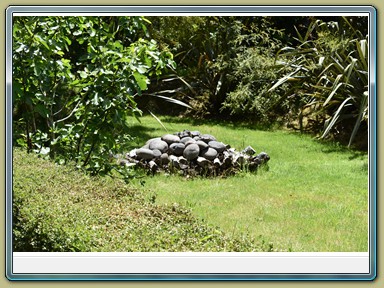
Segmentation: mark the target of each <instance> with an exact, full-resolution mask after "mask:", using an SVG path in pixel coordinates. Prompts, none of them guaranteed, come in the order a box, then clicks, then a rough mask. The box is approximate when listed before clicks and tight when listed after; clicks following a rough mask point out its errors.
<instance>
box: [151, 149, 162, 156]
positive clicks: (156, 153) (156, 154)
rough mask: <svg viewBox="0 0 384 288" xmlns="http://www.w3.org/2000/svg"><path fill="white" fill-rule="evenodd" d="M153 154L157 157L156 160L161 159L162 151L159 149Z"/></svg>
mask: <svg viewBox="0 0 384 288" xmlns="http://www.w3.org/2000/svg"><path fill="white" fill-rule="evenodd" d="M152 152H153V156H155V158H160V156H161V154H162V153H161V151H160V150H158V149H153V150H152Z"/></svg>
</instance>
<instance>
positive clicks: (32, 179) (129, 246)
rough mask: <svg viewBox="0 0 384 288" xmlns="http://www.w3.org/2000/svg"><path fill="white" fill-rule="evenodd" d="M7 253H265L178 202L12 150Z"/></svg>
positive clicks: (261, 246) (263, 246) (265, 246)
mask: <svg viewBox="0 0 384 288" xmlns="http://www.w3.org/2000/svg"><path fill="white" fill-rule="evenodd" d="M13 168H14V171H13V209H12V211H13V251H19V252H21V251H28V252H30V251H36V252H37V251H49V252H64V251H66V252H68V251H82V252H88V251H104V252H113V251H121V252H123V251H124V252H130V251H135V252H144V251H151V252H156V251H167V252H172V251H263V250H264V251H269V250H270V249H271V248H270V245H269V244H266V243H263V242H262V241H261V242H260V243H256V242H255V241H254V240H252V239H249V238H248V237H246V236H239V237H234V236H229V235H226V234H225V233H223V232H222V231H221V230H220V229H219V228H217V227H212V226H210V225H208V224H207V223H205V222H204V221H203V220H199V219H196V218H195V217H194V216H193V215H192V213H191V211H190V210H189V209H186V208H184V207H182V206H179V205H177V204H173V205H157V204H156V203H155V202H156V195H155V194H151V195H145V194H142V193H139V192H138V191H136V190H134V189H132V188H130V187H129V186H127V185H126V184H125V183H124V182H122V181H120V180H116V179H115V180H113V179H111V178H109V177H105V178H96V177H92V178H91V177H90V176H87V175H85V174H82V173H81V172H79V171H75V170H74V169H73V168H69V167H67V166H59V165H56V164H53V163H52V162H50V161H47V160H43V159H39V158H38V157H37V156H36V155H34V154H27V153H25V152H22V151H21V150H19V149H14V158H13Z"/></svg>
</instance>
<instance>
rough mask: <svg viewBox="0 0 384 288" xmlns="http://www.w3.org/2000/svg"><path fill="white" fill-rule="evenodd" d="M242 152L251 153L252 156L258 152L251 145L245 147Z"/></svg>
mask: <svg viewBox="0 0 384 288" xmlns="http://www.w3.org/2000/svg"><path fill="white" fill-rule="evenodd" d="M241 152H242V153H244V154H247V155H250V156H252V155H254V154H255V153H256V151H255V149H253V148H252V147H251V146H247V147H245V149H244V150H243V151H241Z"/></svg>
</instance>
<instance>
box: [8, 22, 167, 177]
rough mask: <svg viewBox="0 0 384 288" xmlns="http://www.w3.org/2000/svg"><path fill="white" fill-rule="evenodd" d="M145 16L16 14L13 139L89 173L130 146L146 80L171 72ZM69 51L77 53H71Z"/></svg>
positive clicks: (102, 168) (108, 166) (98, 170)
mask: <svg viewBox="0 0 384 288" xmlns="http://www.w3.org/2000/svg"><path fill="white" fill-rule="evenodd" d="M146 24H148V20H146V19H145V18H143V17H115V18H112V17H15V19H14V25H13V39H14V43H13V97H14V123H15V133H14V135H15V141H16V142H17V143H19V144H22V145H26V146H27V147H28V149H29V150H35V151H37V152H40V153H42V154H46V155H49V156H50V157H51V158H55V159H56V160H57V161H58V162H61V163H64V162H66V161H68V160H73V161H76V163H77V166H78V167H81V168H83V169H85V170H87V171H89V172H91V173H93V174H98V173H108V172H109V171H110V170H111V169H112V168H113V166H112V165H111V164H110V162H109V158H108V155H109V154H110V153H112V154H114V153H117V152H118V151H119V152H121V150H122V149H123V148H124V145H126V143H127V142H128V141H130V136H129V127H128V125H127V120H128V118H129V117H132V116H134V117H138V116H140V115H141V110H140V109H139V108H138V107H137V103H136V97H139V96H140V95H142V92H143V91H145V90H147V89H148V85H149V84H150V79H151V78H156V77H159V76H160V75H161V74H162V73H163V72H164V71H165V70H166V69H167V68H169V67H174V61H173V60H172V57H173V56H172V54H171V53H170V52H168V51H167V50H163V51H160V50H159V48H158V45H157V43H156V42H155V41H154V40H149V39H145V38H141V37H137V36H138V35H142V36H143V37H145V35H146ZM74 49H75V50H76V51H74Z"/></svg>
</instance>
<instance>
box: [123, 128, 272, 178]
mask: <svg viewBox="0 0 384 288" xmlns="http://www.w3.org/2000/svg"><path fill="white" fill-rule="evenodd" d="M269 159H270V157H269V155H268V154H267V153H265V152H260V153H259V154H257V153H256V151H255V150H254V149H253V148H252V147H251V146H248V147H246V148H245V149H244V150H242V151H236V150H235V149H234V148H231V147H230V145H228V144H225V143H223V142H220V141H219V140H218V139H216V138H215V137H214V136H213V135H210V134H201V133H200V132H199V131H189V130H184V131H182V132H176V133H174V134H165V135H163V136H162V137H158V138H153V139H149V140H148V141H147V142H146V144H145V145H144V146H143V147H140V148H137V149H133V150H131V151H129V152H128V153H126V155H125V157H124V159H121V160H120V165H126V166H136V167H142V168H144V169H147V170H148V171H149V172H150V173H156V172H158V171H165V172H169V173H180V174H183V175H185V176H197V175H202V176H219V175H224V176H227V175H233V174H235V173H236V172H238V171H241V170H247V171H251V172H252V171H256V170H257V169H258V168H259V167H260V166H261V165H263V164H265V163H267V162H268V161H269Z"/></svg>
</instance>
